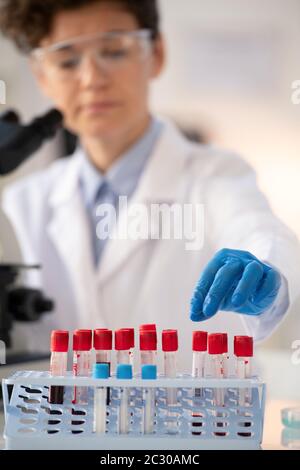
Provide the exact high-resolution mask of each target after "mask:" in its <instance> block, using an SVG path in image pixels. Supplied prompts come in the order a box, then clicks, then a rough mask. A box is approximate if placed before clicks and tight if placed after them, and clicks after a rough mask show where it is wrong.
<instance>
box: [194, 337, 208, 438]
mask: <svg viewBox="0 0 300 470" xmlns="http://www.w3.org/2000/svg"><path fill="white" fill-rule="evenodd" d="M192 349H193V365H192V376H193V377H195V378H203V377H204V375H205V362H206V361H205V359H206V354H207V332H206V331H193V343H192ZM194 396H195V398H203V397H204V389H203V388H195V389H194ZM192 416H193V417H194V418H200V417H203V414H202V413H201V412H197V411H194V412H193V413H192ZM202 426H203V423H202V421H201V420H194V421H192V427H193V431H192V434H193V435H196V436H200V435H201V434H202V432H201V430H199V428H201V427H202Z"/></svg>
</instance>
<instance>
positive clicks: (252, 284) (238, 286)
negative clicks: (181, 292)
mask: <svg viewBox="0 0 300 470" xmlns="http://www.w3.org/2000/svg"><path fill="white" fill-rule="evenodd" d="M280 285H281V276H280V274H279V273H278V272H277V271H276V270H275V269H273V268H272V267H270V266H267V265H266V264H264V263H262V262H261V261H259V260H258V259H257V258H255V256H253V255H251V253H249V252H247V251H239V250H230V249H223V250H221V251H219V252H218V253H217V254H216V255H215V256H214V257H213V259H212V260H211V261H210V262H209V263H208V264H207V266H206V268H205V269H204V272H203V273H202V276H201V278H200V280H199V282H198V285H197V287H196V289H195V292H194V294H193V298H192V300H191V310H190V318H191V320H193V321H202V320H207V319H209V318H211V317H212V316H214V315H215V314H216V313H217V312H218V310H226V311H230V312H236V313H242V314H245V315H260V314H261V313H263V312H264V311H265V310H266V309H267V308H268V307H270V305H271V304H272V303H273V302H274V300H275V298H276V296H277V294H278V291H279V288H280Z"/></svg>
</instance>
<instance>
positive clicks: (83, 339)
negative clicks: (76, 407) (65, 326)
mask: <svg viewBox="0 0 300 470" xmlns="http://www.w3.org/2000/svg"><path fill="white" fill-rule="evenodd" d="M91 348H92V331H91V330H76V331H74V334H73V351H74V352H73V375H74V376H77V377H88V376H89V375H90V374H91ZM73 403H74V404H85V405H86V404H87V403H88V387H77V386H76V387H74V393H73Z"/></svg>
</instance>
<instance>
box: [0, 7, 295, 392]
mask: <svg viewBox="0 0 300 470" xmlns="http://www.w3.org/2000/svg"><path fill="white" fill-rule="evenodd" d="M160 4H161V11H162V24H163V30H164V31H165V34H166V41H167V49H168V66H167V69H166V71H165V74H164V75H163V77H162V78H161V79H160V80H158V81H157V82H156V83H155V84H154V86H153V90H152V107H153V109H154V110H155V111H157V112H159V113H162V114H167V115H168V116H171V117H173V118H175V120H176V121H177V122H178V123H180V124H181V125H182V126H183V127H185V128H188V129H191V130H192V131H194V132H195V133H196V134H197V133H199V135H200V136H201V138H202V139H203V140H204V141H207V142H212V143H214V144H217V145H219V146H222V147H225V148H227V149H232V150H233V151H235V152H237V153H239V154H241V155H242V156H243V157H244V158H245V159H246V160H247V161H248V162H249V163H250V164H251V165H252V166H253V167H254V168H255V169H256V171H257V175H258V181H259V185H260V187H261V189H262V190H263V191H264V193H265V194H266V195H267V197H268V199H269V201H270V203H271V205H272V207H273V210H274V211H275V213H276V214H277V215H278V216H279V217H280V218H281V219H282V220H283V221H284V222H285V223H286V224H287V225H288V226H289V227H290V228H291V229H293V230H294V232H295V233H296V234H297V236H298V237H299V238H300V189H299V182H298V178H299V175H300V132H299V129H300V105H294V104H292V100H291V95H292V82H293V81H295V80H299V79H300V23H299V18H300V0H285V1H284V2H283V1H282V0H201V1H199V0H185V1H184V2H183V1H182V0H160ZM0 55H1V57H2V58H3V59H2V61H1V63H0V78H1V79H2V80H4V81H5V82H6V86H7V104H6V107H9V108H11V107H12V108H16V109H18V110H19V111H20V113H21V114H22V116H23V118H24V120H25V121H28V120H30V119H31V118H33V117H35V116H37V115H38V114H40V113H43V112H44V111H45V110H46V109H48V107H49V103H47V102H46V101H45V100H44V99H43V98H42V96H41V95H40V94H39V92H38V91H37V88H36V86H35V83H34V81H33V78H32V77H31V74H30V72H29V69H28V65H27V62H26V59H24V58H23V57H21V56H20V55H19V54H18V53H17V52H16V51H15V49H14V48H13V46H12V45H10V44H9V43H8V42H7V41H6V40H4V39H3V38H0ZM4 109H5V106H1V107H0V111H1V110H4ZM62 146H63V139H62V135H58V137H57V138H56V139H55V140H54V141H52V142H50V143H48V144H47V145H46V146H45V147H44V148H43V149H42V151H41V152H39V153H38V154H37V155H35V156H34V158H33V159H32V160H31V161H29V162H27V163H26V164H25V165H23V166H22V168H20V169H19V170H18V171H16V172H15V173H14V174H13V175H12V176H10V177H9V178H3V179H1V180H0V188H3V187H4V186H5V185H6V184H9V182H10V181H11V180H13V179H15V178H20V177H21V176H23V175H24V174H28V173H30V172H32V171H33V170H36V169H38V168H41V167H44V166H45V165H48V164H49V163H50V162H51V161H52V160H53V159H55V158H57V156H59V155H61V153H62ZM0 217H1V220H0V222H1V240H2V241H3V240H5V239H6V241H7V243H5V245H6V247H7V249H6V252H5V254H4V256H5V259H8V260H10V261H11V260H13V259H18V256H19V255H18V250H17V248H16V245H15V243H13V242H12V240H11V235H10V232H9V227H8V226H7V225H6V222H5V220H4V218H3V215H1V214H0ZM296 339H300V300H299V301H298V303H296V304H295V305H294V306H293V308H292V309H291V312H290V314H289V316H288V317H287V318H286V320H285V321H284V322H283V323H282V324H281V325H280V327H279V328H278V330H277V331H276V332H275V333H274V335H273V336H272V337H271V338H270V339H269V340H267V341H265V342H264V343H263V344H262V345H260V346H259V354H258V356H259V361H260V364H261V367H262V368H263V370H264V371H265V374H266V378H267V379H270V381H271V380H272V384H273V386H272V387H271V389H270V393H271V394H272V395H273V396H274V397H277V396H278V397H279V396H281V395H282V387H285V388H284V395H285V396H286V397H290V398H291V399H292V398H295V397H296V396H297V395H298V398H299V396H300V386H299V384H300V373H299V371H300V365H298V366H295V365H293V364H292V363H291V355H292V352H293V350H292V342H293V341H294V340H296ZM271 363H272V364H273V365H274V367H268V368H266V366H267V365H270V364H271ZM275 367H276V368H277V372H276V371H275V369H274V368H275ZM278 370H280V376H279V374H278ZM269 376H270V377H269Z"/></svg>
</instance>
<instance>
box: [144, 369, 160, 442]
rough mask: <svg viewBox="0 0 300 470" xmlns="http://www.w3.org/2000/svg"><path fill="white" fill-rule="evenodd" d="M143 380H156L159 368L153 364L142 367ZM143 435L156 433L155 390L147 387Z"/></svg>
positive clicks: (145, 389)
mask: <svg viewBox="0 0 300 470" xmlns="http://www.w3.org/2000/svg"><path fill="white" fill-rule="evenodd" d="M141 375H142V380H156V378H157V367H156V366H155V365H153V364H144V365H143V366H142V374H141ZM143 402H144V406H143V420H142V432H143V434H152V433H153V432H154V417H155V388H154V387H148V388H147V387H145V388H144V389H143Z"/></svg>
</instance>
